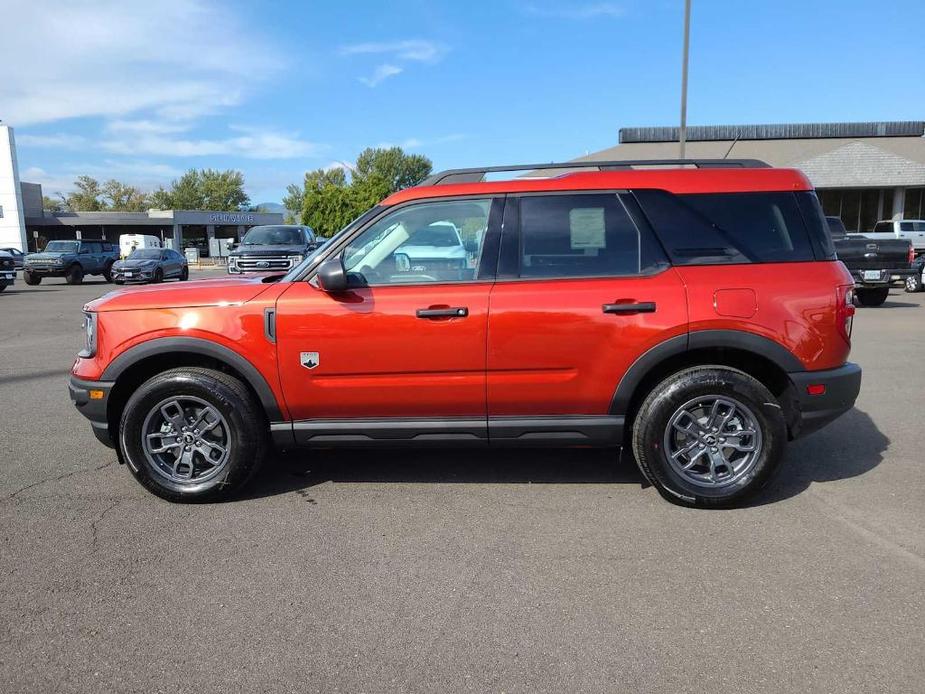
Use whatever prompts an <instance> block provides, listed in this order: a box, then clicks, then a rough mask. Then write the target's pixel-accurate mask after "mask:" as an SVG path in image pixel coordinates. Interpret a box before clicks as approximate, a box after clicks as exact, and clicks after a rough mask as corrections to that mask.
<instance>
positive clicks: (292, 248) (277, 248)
mask: <svg viewBox="0 0 925 694" xmlns="http://www.w3.org/2000/svg"><path fill="white" fill-rule="evenodd" d="M307 252H308V251H306V246H305V245H304V244H301V243H299V244H288V243H287V244H278V245H273V246H239V247H238V248H235V249H234V250H233V251H232V252H231V255H234V256H238V257H241V256H246V255H305V254H306V253H307Z"/></svg>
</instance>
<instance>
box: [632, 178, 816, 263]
mask: <svg viewBox="0 0 925 694" xmlns="http://www.w3.org/2000/svg"><path fill="white" fill-rule="evenodd" d="M635 195H636V199H637V200H639V203H640V204H641V206H642V208H643V210H644V211H645V213H646V216H647V217H648V218H649V221H650V222H651V223H652V225H653V227H654V228H655V231H656V233H657V234H658V236H659V238H660V239H661V241H662V243H663V244H664V245H665V248H666V249H667V251H668V255H669V256H670V257H671V260H672V262H673V263H675V264H676V265H719V264H734V263H782V262H799V261H806V260H815V254H814V253H813V248H812V244H811V243H810V238H809V235H808V233H807V231H806V226H805V225H804V221H803V215H802V214H801V212H800V207H799V206H798V204H797V199H796V196H795V195H794V194H793V193H708V194H696V195H673V194H671V193H668V192H666V191H663V190H637V191H635ZM820 214H821V212H820ZM818 223H819V224H823V225H824V219H822V220H819V221H818ZM823 228H825V227H823ZM825 236H826V237H828V231H827V230H826V231H825Z"/></svg>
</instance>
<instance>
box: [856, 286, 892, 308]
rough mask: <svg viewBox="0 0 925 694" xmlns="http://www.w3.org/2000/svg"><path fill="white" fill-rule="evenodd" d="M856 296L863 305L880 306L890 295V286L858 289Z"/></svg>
mask: <svg viewBox="0 0 925 694" xmlns="http://www.w3.org/2000/svg"><path fill="white" fill-rule="evenodd" d="M855 296H857V298H858V303H859V304H860V305H861V306H880V305H882V304H883V302H885V301H886V300H887V297H889V296H890V288H889V287H878V288H877V289H857V290H856V291H855Z"/></svg>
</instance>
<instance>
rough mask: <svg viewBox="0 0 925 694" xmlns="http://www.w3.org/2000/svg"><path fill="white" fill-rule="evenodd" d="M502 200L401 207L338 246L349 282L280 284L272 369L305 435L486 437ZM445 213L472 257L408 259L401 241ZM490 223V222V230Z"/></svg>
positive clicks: (316, 438)
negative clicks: (337, 285)
mask: <svg viewBox="0 0 925 694" xmlns="http://www.w3.org/2000/svg"><path fill="white" fill-rule="evenodd" d="M501 204H502V201H501V200H500V199H498V200H495V201H493V200H492V199H491V198H483V199H465V200H456V201H439V202H435V201H426V202H418V203H412V204H409V205H405V206H402V207H399V208H396V209H395V210H392V211H390V212H388V213H386V214H385V215H384V216H381V217H380V218H379V219H377V220H376V221H374V222H372V223H371V224H370V225H369V226H367V227H366V228H365V229H364V230H362V231H361V232H360V233H359V235H358V236H356V237H354V238H353V240H351V241H350V242H349V243H348V244H347V245H346V247H345V248H342V249H340V250H338V251H337V252H336V253H335V256H334V257H335V258H340V259H342V261H343V263H344V266H345V269H346V270H347V272H348V277H349V279H350V286H351V288H350V289H349V290H347V291H344V292H339V293H328V292H325V291H323V290H322V289H320V288H319V287H318V286H316V284H315V283H313V282H311V281H300V282H294V283H293V284H292V286H291V287H290V288H288V289H287V290H286V291H285V292H284V293H283V295H282V296H281V297H280V298H279V300H278V301H277V319H276V333H277V349H278V359H279V373H280V380H281V385H282V388H283V391H284V394H285V398H286V405H287V407H288V409H289V412H290V415H291V416H292V418H293V419H294V420H296V425H295V433H296V437H297V439H298V440H299V442H300V443H303V444H311V443H323V442H325V441H328V442H333V441H338V440H343V439H344V437H347V439H348V440H350V441H363V440H369V439H373V440H378V439H392V440H401V439H414V440H418V441H422V440H433V439H434V437H438V438H439V437H443V439H441V440H454V441H460V442H465V441H466V440H474V441H482V442H484V441H485V439H486V430H487V427H486V423H485V419H486V401H485V350H486V336H487V327H488V297H489V293H490V291H491V286H492V283H493V281H494V272H495V268H496V266H497V241H498V235H499V234H500V231H499V230H498V227H499V225H500V217H501ZM440 221H446V222H451V223H454V224H456V225H458V226H461V227H462V228H463V229H464V235H465V236H466V238H469V239H471V240H472V243H473V245H472V246H471V248H472V251H473V252H472V254H471V255H470V256H469V257H468V258H467V259H465V260H464V261H462V262H460V263H456V264H454V265H452V266H450V265H449V264H447V263H445V262H435V263H431V264H421V265H418V264H412V263H411V262H410V260H409V258H408V255H407V254H406V253H404V252H403V250H402V249H403V247H405V246H407V245H408V243H410V242H413V239H414V237H415V235H416V234H418V233H422V232H424V231H426V229H427V228H428V226H429V225H430V224H432V223H434V222H440ZM489 227H491V228H494V229H495V231H494V233H493V234H489V235H486V234H485V229H486V228H489ZM489 237H491V238H493V239H494V244H493V246H492V244H490V243H488V242H486V239H488V238H489ZM448 435H449V436H450V437H451V438H450V439H446V436H448ZM452 437H455V438H452Z"/></svg>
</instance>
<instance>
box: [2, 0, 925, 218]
mask: <svg viewBox="0 0 925 694" xmlns="http://www.w3.org/2000/svg"><path fill="white" fill-rule="evenodd" d="M682 13H683V1H682V0H672V1H668V0H651V1H649V2H644V1H642V0H615V1H613V2H597V1H595V0H587V1H584V0H577V1H576V2H565V1H559V2H555V1H549V0H494V1H492V2H482V1H480V0H469V1H468V2H459V1H458V0H457V1H454V2H436V1H430V2H421V1H413V0H398V1H393V2H388V3H384V2H381V1H380V2H349V1H348V2H325V3H321V2H299V1H297V0H290V1H275V2H273V1H271V2H262V3H241V2H229V3H217V2H207V1H203V0H159V2H156V3H152V2H145V3H134V2H126V1H121V2H116V1H112V2H110V1H105V2H82V1H80V0H76V1H75V0H70V1H67V2H58V1H54V0H53V1H45V2H35V0H30V1H26V2H24V1H21V0H13V4H12V6H10V5H9V4H7V9H5V10H4V23H5V24H6V26H7V27H8V28H9V27H12V28H14V31H12V32H7V30H6V29H5V32H7V33H6V36H5V37H4V41H3V42H2V43H0V86H2V92H0V119H2V120H3V121H4V122H5V123H7V124H9V125H12V126H14V127H15V128H16V136H17V142H18V151H19V166H20V175H21V178H22V179H23V180H28V181H37V182H40V183H42V184H43V185H44V187H45V192H46V194H50V193H53V192H54V191H58V190H62V191H66V190H68V189H69V188H70V187H71V185H70V182H71V181H72V180H73V178H74V177H75V176H77V175H79V174H82V173H87V174H90V175H93V176H95V177H97V178H99V179H101V180H105V179H107V178H111V177H115V178H118V179H120V180H123V181H126V182H129V183H134V184H137V185H140V186H142V187H144V188H151V187H153V186H155V185H157V184H159V183H164V184H166V183H168V182H169V181H170V179H171V178H173V177H175V176H177V175H179V174H180V173H182V171H184V170H185V169H187V168H189V167H206V166H208V167H218V168H228V167H231V168H237V169H240V170H241V171H243V172H244V174H245V178H246V181H247V187H248V192H249V193H250V195H251V198H252V200H253V201H254V202H263V201H274V200H279V198H280V196H281V195H282V193H283V191H284V189H285V186H286V184H287V183H290V182H298V181H301V178H302V174H303V173H304V171H306V170H309V169H314V168H318V167H326V166H339V165H341V162H346V163H350V162H351V161H352V160H353V159H354V158H355V157H356V155H357V153H358V152H359V151H361V150H362V149H363V148H364V147H366V146H370V145H372V146H375V145H385V144H398V145H401V146H403V147H405V148H406V149H407V150H409V151H413V152H419V153H422V154H426V155H427V156H429V157H430V158H431V159H432V160H433V161H434V165H435V167H436V168H448V167H456V166H467V165H478V164H503V163H518V162H533V161H549V160H554V159H569V158H572V157H575V156H579V155H581V154H584V153H586V152H589V151H595V150H598V149H603V148H605V147H609V146H612V145H613V144H615V143H616V141H617V130H618V129H619V128H620V127H624V126H634V125H674V124H676V122H677V118H678V101H679V96H680V57H681V30H682ZM923 30H925V3H923V2H921V0H918V1H917V2H916V1H908V2H907V1H902V0H897V1H893V0H891V2H881V3H872V2H860V1H853V0H839V1H834V0H833V1H831V2H829V1H813V2H806V0H803V1H802V2H792V1H789V0H774V2H744V1H739V2H721V1H720V0H714V1H712V2H707V1H706V0H694V2H693V17H692V23H691V73H690V86H689V104H688V121H689V123H691V124H715V123H756V122H757V123H768V122H801V121H818V120H825V121H853V120H921V119H925V88H923V87H925V58H923V56H925V34H923Z"/></svg>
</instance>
